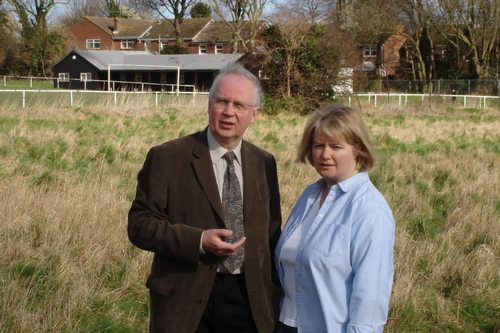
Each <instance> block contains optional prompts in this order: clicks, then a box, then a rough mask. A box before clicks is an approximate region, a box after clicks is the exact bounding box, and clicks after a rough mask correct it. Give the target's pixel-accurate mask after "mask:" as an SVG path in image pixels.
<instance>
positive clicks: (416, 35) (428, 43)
mask: <svg viewBox="0 0 500 333" xmlns="http://www.w3.org/2000/svg"><path fill="white" fill-rule="evenodd" d="M394 9H395V11H394V12H393V13H394V15H397V16H395V17H398V18H399V22H401V23H402V25H403V27H404V29H401V30H400V31H399V34H401V35H403V36H405V37H406V38H407V39H408V41H409V44H410V45H411V50H412V54H411V55H412V57H411V61H412V71H413V76H414V77H413V78H414V79H417V80H426V79H427V80H431V79H432V78H433V73H434V69H435V66H434V42H433V38H432V36H433V34H432V29H433V26H432V22H433V17H432V15H433V5H432V0H399V1H395V2H394ZM397 13H399V14H397Z"/></svg>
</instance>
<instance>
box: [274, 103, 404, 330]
mask: <svg viewBox="0 0 500 333" xmlns="http://www.w3.org/2000/svg"><path fill="white" fill-rule="evenodd" d="M306 159H307V160H308V161H309V163H310V164H311V165H313V166H314V168H316V171H317V172H318V173H319V174H320V175H321V177H322V178H321V179H320V180H318V181H317V182H316V183H314V184H312V185H309V186H308V187H307V188H306V189H305V191H304V193H302V195H301V197H300V198H299V200H298V202H297V204H296V205H295V207H294V208H293V210H292V212H291V214H290V217H289V218H288V221H287V223H286V226H285V228H284V229H283V232H282V234H281V237H280V240H279V241H278V244H277V247H276V251H275V262H276V265H277V270H278V273H279V277H280V280H281V283H282V285H283V292H284V295H283V298H282V301H281V310H280V322H281V332H302V333H305V332H310V333H323V332H331V333H344V332H349V333H354V332H356V333H357V332H363V333H364V332H382V331H383V327H384V324H385V322H386V320H387V312H388V306H389V298H390V295H391V288H392V278H393V272H394V268H393V248H394V229H395V227H394V218H393V216H392V212H391V209H390V208H389V206H388V205H387V202H386V201H385V199H384V197H383V196H382V195H381V194H380V192H379V191H378V190H377V189H376V188H375V187H374V186H373V184H372V183H371V182H370V179H369V177H368V173H367V171H368V170H369V169H370V168H371V167H372V166H373V164H374V162H375V154H374V150H373V147H372V145H371V143H370V138H369V135H368V131H367V130H366V127H365V125H364V123H363V120H362V119H361V116H360V115H359V113H358V112H356V110H354V109H352V108H350V107H344V106H329V107H327V108H325V109H323V110H321V111H318V112H316V113H315V114H314V115H313V116H312V117H311V119H310V120H309V122H308V123H307V126H306V128H305V130H304V134H303V136H302V141H301V143H300V147H299V152H298V161H300V162H302V163H305V160H306Z"/></svg>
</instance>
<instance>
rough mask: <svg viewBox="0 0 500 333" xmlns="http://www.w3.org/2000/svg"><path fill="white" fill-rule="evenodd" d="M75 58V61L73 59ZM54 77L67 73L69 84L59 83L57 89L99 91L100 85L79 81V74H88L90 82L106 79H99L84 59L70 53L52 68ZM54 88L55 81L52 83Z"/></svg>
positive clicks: (94, 70)
mask: <svg viewBox="0 0 500 333" xmlns="http://www.w3.org/2000/svg"><path fill="white" fill-rule="evenodd" d="M73 56H75V59H73ZM53 71H54V77H59V73H69V77H70V81H69V82H59V88H62V89H84V88H85V89H88V90H96V89H100V87H101V86H102V83H99V82H95V81H90V82H86V83H84V82H82V81H80V74H81V73H90V74H91V79H92V80H105V79H106V78H102V77H99V75H98V72H97V70H96V68H95V67H94V66H93V65H91V64H90V63H89V62H87V61H86V60H85V59H83V58H81V57H80V56H79V55H77V54H75V53H73V52H71V53H70V54H69V55H67V56H66V57H65V58H63V60H61V61H60V62H58V63H57V64H56V65H54V67H53ZM54 87H55V88H57V81H56V80H55V81H54Z"/></svg>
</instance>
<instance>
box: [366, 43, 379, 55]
mask: <svg viewBox="0 0 500 333" xmlns="http://www.w3.org/2000/svg"><path fill="white" fill-rule="evenodd" d="M376 56H377V45H370V46H366V47H365V48H364V49H363V57H376Z"/></svg>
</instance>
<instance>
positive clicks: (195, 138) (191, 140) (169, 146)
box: [151, 131, 206, 152]
mask: <svg viewBox="0 0 500 333" xmlns="http://www.w3.org/2000/svg"><path fill="white" fill-rule="evenodd" d="M204 134H205V131H200V132H196V133H192V134H189V135H187V136H182V137H179V138H176V139H172V140H169V141H167V142H164V143H162V144H159V145H157V146H154V147H153V148H151V150H159V151H172V152H174V151H177V150H180V151H186V149H187V148H188V147H193V146H194V145H196V143H202V142H204V141H206V134H205V135H204Z"/></svg>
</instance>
